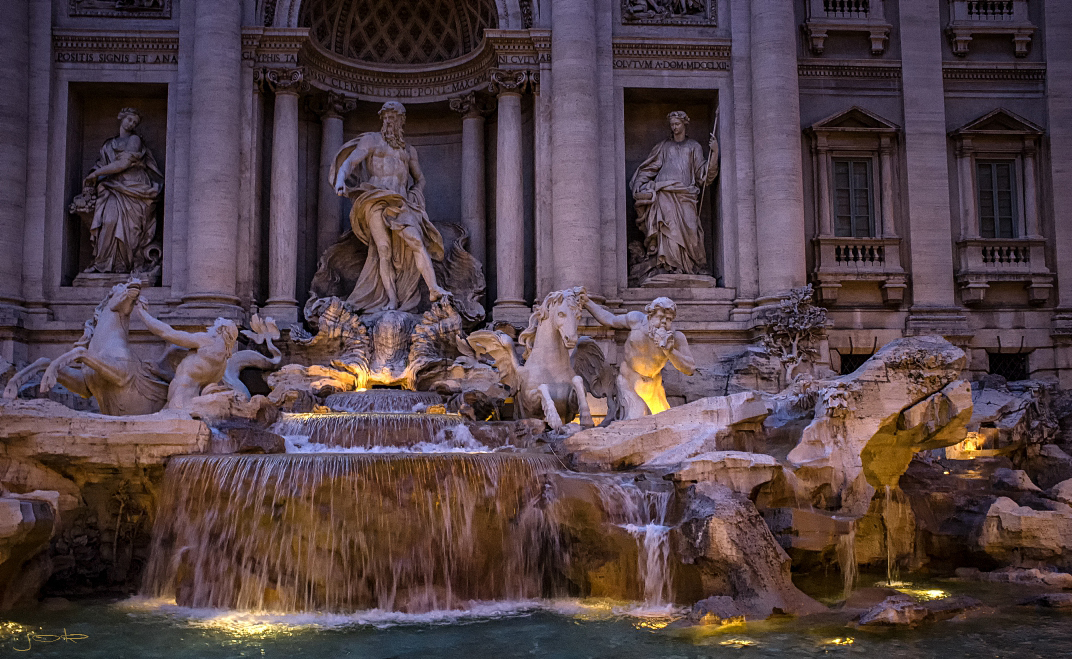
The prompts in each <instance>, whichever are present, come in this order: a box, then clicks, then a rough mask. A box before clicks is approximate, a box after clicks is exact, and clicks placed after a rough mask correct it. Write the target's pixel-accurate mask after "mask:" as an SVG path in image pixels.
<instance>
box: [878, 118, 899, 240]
mask: <svg viewBox="0 0 1072 659" xmlns="http://www.w3.org/2000/svg"><path fill="white" fill-rule="evenodd" d="M878 158H879V168H880V169H881V170H882V171H881V172H880V173H879V177H880V181H881V186H882V216H881V217H882V227H880V229H879V231H878V235H880V236H882V237H883V238H896V237H897V231H896V227H895V226H894V223H893V142H892V140H891V138H890V137H889V136H887V135H883V136H882V137H881V138H880V142H879V146H878Z"/></svg>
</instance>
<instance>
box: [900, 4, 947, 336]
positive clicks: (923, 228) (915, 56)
mask: <svg viewBox="0 0 1072 659" xmlns="http://www.w3.org/2000/svg"><path fill="white" fill-rule="evenodd" d="M900 15H901V29H900V34H901V70H902V77H903V84H902V87H903V89H904V133H905V165H906V169H905V174H906V179H907V180H906V183H907V185H906V186H905V193H906V194H907V196H908V200H907V205H908V207H907V211H908V218H909V233H908V240H909V241H910V244H911V249H910V250H909V251H908V254H909V257H908V258H909V263H910V264H911V270H912V310H911V311H912V313H913V314H914V315H916V316H918V317H919V322H916V321H914V320H913V319H911V318H910V319H909V321H908V322H909V327H908V330H909V332H910V333H916V332H932V333H935V332H936V333H940V334H945V335H949V333H950V331H951V328H950V327H948V325H949V323H950V322H954V323H963V316H958V317H956V318H955V319H954V318H945V319H943V318H942V316H943V315H949V314H957V313H958V309H957V308H956V307H955V306H954V305H956V296H955V294H954V288H953V241H952V239H951V236H952V231H951V226H950V222H951V217H950V216H951V212H950V206H949V170H948V164H947V163H948V156H947V155H946V154H947V146H946V144H947V142H946V139H947V138H946V124H945V118H946V117H945V88H944V85H943V80H942V48H943V47H944V39H943V35H942V23H941V17H940V16H939V12H938V4H937V3H935V2H933V0H902V2H901V10H900Z"/></svg>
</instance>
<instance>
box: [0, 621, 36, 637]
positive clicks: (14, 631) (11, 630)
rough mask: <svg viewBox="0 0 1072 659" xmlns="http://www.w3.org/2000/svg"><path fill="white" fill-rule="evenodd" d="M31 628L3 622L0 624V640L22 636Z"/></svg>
mask: <svg viewBox="0 0 1072 659" xmlns="http://www.w3.org/2000/svg"><path fill="white" fill-rule="evenodd" d="M31 629H32V628H31V627H27V626H26V625H20V624H19V623H17V622H12V621H10V620H5V621H3V622H0V638H14V637H16V636H22V635H23V634H25V633H26V632H28V631H30V630H31Z"/></svg>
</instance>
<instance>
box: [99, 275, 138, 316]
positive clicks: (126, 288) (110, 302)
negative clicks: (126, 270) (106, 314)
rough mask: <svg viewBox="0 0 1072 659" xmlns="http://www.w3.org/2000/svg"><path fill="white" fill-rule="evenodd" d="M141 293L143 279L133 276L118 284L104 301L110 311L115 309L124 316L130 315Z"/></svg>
mask: <svg viewBox="0 0 1072 659" xmlns="http://www.w3.org/2000/svg"><path fill="white" fill-rule="evenodd" d="M140 295H141V280H140V279H137V278H134V277H131V278H130V281H127V282H124V283H122V284H116V285H115V286H113V287H112V291H111V292H110V293H109V294H108V297H107V298H106V299H105V301H104V306H105V307H106V308H107V309H108V311H113V312H115V313H117V314H120V315H122V316H129V315H130V313H131V312H132V311H134V305H135V304H137V303H138V297H139V296H140Z"/></svg>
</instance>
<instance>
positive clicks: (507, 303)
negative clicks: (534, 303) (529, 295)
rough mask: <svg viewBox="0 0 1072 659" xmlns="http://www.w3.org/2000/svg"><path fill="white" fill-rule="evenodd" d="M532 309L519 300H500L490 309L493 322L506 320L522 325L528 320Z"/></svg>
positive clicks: (512, 323)
mask: <svg viewBox="0 0 1072 659" xmlns="http://www.w3.org/2000/svg"><path fill="white" fill-rule="evenodd" d="M530 315H532V309H530V308H529V306H528V305H527V304H525V303H524V301H521V300H500V301H498V302H496V303H495V306H494V307H492V310H491V319H492V320H493V321H495V322H507V323H510V324H511V325H520V326H522V327H524V326H525V325H527V324H528V322H529V316H530Z"/></svg>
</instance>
